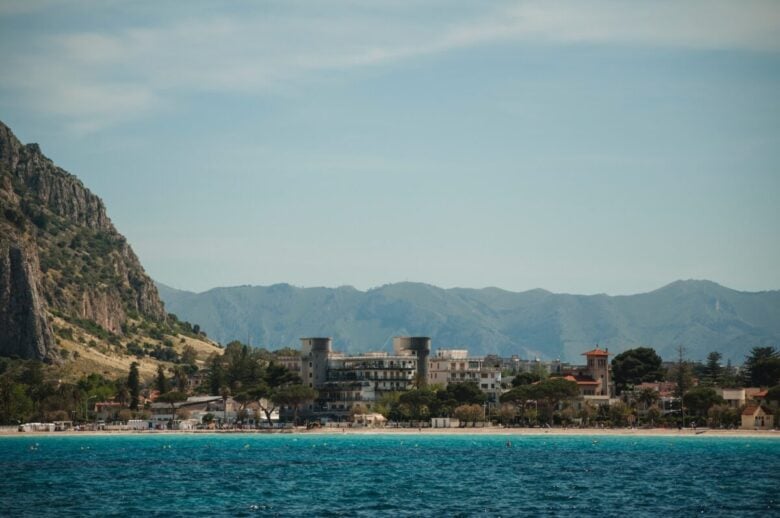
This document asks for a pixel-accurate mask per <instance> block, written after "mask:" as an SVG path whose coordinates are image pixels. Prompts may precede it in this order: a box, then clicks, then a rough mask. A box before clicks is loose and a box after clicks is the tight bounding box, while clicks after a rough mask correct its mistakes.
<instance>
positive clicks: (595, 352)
mask: <svg viewBox="0 0 780 518" xmlns="http://www.w3.org/2000/svg"><path fill="white" fill-rule="evenodd" d="M582 355H583V356H609V353H608V352H607V351H605V350H604V349H599V347H598V346H596V348H595V349H593V350H592V351H588V352H586V353H582Z"/></svg>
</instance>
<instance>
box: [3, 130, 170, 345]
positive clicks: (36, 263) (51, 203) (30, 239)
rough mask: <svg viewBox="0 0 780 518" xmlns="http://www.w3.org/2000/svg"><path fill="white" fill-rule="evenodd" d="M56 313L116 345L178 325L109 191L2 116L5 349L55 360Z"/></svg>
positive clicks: (74, 325)
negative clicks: (99, 190)
mask: <svg viewBox="0 0 780 518" xmlns="http://www.w3.org/2000/svg"><path fill="white" fill-rule="evenodd" d="M55 317H56V318H57V319H58V321H61V322H64V323H65V324H63V326H67V327H75V328H77V329H84V330H86V331H90V330H91V331H92V332H91V333H90V335H91V336H98V337H100V336H103V337H111V338H112V341H113V342H114V345H116V346H117V347H119V346H124V345H125V344H124V343H123V340H122V339H123V338H124V339H129V337H130V336H131V335H132V334H133V333H136V332H138V331H139V330H147V331H148V330H149V329H155V330H156V332H157V333H158V334H159V333H161V332H162V330H168V331H170V330H171V329H172V328H171V322H169V321H168V317H167V316H166V313H165V309H164V307H163V304H162V302H161V301H160V298H159V296H158V294H157V288H156V287H155V285H154V283H153V282H152V280H151V279H150V278H149V277H148V276H147V275H146V273H145V272H144V269H143V267H142V266H141V264H140V262H139V260H138V258H137V257H136V255H135V253H133V250H132V248H131V247H130V245H129V244H128V243H127V241H126V240H125V238H124V237H123V236H122V235H121V234H119V232H117V230H116V229H115V228H114V226H113V224H112V223H111V220H110V219H109V218H108V216H107V214H106V208H105V206H104V205H103V202H102V201H101V200H100V198H98V197H97V196H96V195H94V194H93V193H91V192H90V191H89V190H88V189H87V188H86V187H84V185H83V184H82V183H81V181H79V180H78V178H76V177H75V176H73V175H71V174H69V173H67V172H66V171H64V170H63V169H61V168H59V167H57V166H56V165H55V164H54V163H53V162H52V161H51V160H49V159H48V158H46V157H45V156H44V155H43V154H42V153H41V150H40V148H39V147H38V145H37V144H27V145H23V144H21V143H20V142H19V140H18V139H17V138H16V137H15V136H14V135H13V133H12V132H11V130H10V129H9V128H8V127H7V126H5V125H4V124H2V123H0V355H4V356H18V357H20V358H35V359H41V360H52V359H56V357H57V356H58V354H57V353H56V349H57V348H56V344H57V342H58V341H61V340H59V339H58V338H57V336H56V335H57V333H56V331H57V330H58V329H60V328H61V327H62V328H64V327H63V326H55V325H54V324H53V318H55ZM173 324H175V325H178V324H179V323H178V322H176V321H175V319H174V322H173ZM174 327H175V326H174ZM67 334H68V336H66V337H64V338H66V339H67V338H70V337H71V336H72V332H69V333H67ZM76 334H77V335H78V333H76ZM147 335H148V333H147ZM124 341H126V340H124Z"/></svg>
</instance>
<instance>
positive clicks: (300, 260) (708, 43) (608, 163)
mask: <svg viewBox="0 0 780 518" xmlns="http://www.w3.org/2000/svg"><path fill="white" fill-rule="evenodd" d="M0 29H1V30H0V45H2V48H3V51H4V52H3V53H1V54H0V66H2V69H3V70H4V71H5V73H4V74H3V75H2V76H0V120H3V121H4V122H5V123H6V124H8V125H9V126H10V127H11V129H12V130H13V131H14V132H15V133H16V134H17V136H18V137H19V138H20V139H21V140H22V141H23V142H38V143H39V144H40V145H41V149H42V150H43V152H44V153H45V154H46V155H47V156H49V157H50V158H51V159H52V160H54V162H55V163H57V164H58V165H59V166H61V167H63V168H65V169H66V170H68V171H69V172H71V173H73V174H76V175H77V176H79V177H80V178H81V179H82V180H83V181H84V183H85V185H86V186H87V187H89V188H90V189H91V190H92V191H93V192H95V193H96V194H98V195H99V196H101V197H102V198H103V199H104V201H105V203H106V205H107V207H108V212H109V215H110V217H111V218H112V220H113V222H114V223H115V224H116V226H117V228H118V229H119V231H120V232H122V233H123V234H124V235H125V236H126V237H127V238H128V241H129V242H130V243H131V244H132V246H133V248H134V249H135V251H136V253H137V254H138V256H139V257H140V259H141V261H142V263H143V265H144V267H145V269H146V271H147V272H148V273H149V274H150V276H151V277H153V278H154V279H159V280H160V282H164V283H165V284H167V285H170V286H176V287H177V288H178V287H181V288H182V289H185V290H188V291H195V292H202V291H205V290H208V289H211V288H213V287H216V286H235V285H247V284H249V285H272V284H277V283H289V284H291V285H296V286H334V287H335V286H341V285H350V286H355V287H356V288H358V289H361V290H366V289H369V288H371V287H378V286H381V285H384V284H390V283H395V282H404V281H409V282H424V283H426V284H431V285H435V286H441V287H445V288H449V287H455V286H461V287H473V288H475V289H479V288H482V287H491V286H494V287H497V288H500V289H504V290H507V291H513V292H522V291H527V290H530V289H537V288H541V289H545V290H549V291H552V292H555V293H562V292H563V293H576V294H597V293H607V294H610V295H625V294H633V293H642V292H648V291H652V290H654V289H657V288H660V287H662V286H665V285H667V284H669V283H670V282H673V281H674V280H676V279H688V278H694V279H710V280H713V281H714V282H717V283H719V284H722V285H724V286H728V287H730V288H732V289H736V290H741V291H763V290H770V289H772V290H774V289H779V288H780V269H778V268H777V265H776V263H777V259H776V258H777V257H778V256H780V239H778V237H777V236H778V224H777V222H778V221H780V205H778V203H777V196H778V193H780V174H778V171H777V164H778V163H780V93H778V92H780V3H778V2H772V1H766V0H751V1H745V2H729V1H716V2H706V1H700V0H682V1H680V2H673V3H667V2H658V3H642V2H639V3H631V2H615V1H610V0H589V1H583V2H573V1H564V2H556V3H549V2H543V1H538V0H531V1H522V0H521V1H506V2H496V3H491V4H490V5H489V7H486V6H485V5H484V4H480V5H474V4H470V3H466V2H462V3H458V2H454V3H453V2H442V1H439V0H435V1H432V2H416V1H411V2H403V3H397V2H372V3H370V4H365V5H364V4H356V3H354V2H351V1H331V2H317V3H307V2H277V1H269V2H264V3H261V4H256V3H251V2H235V3H231V4H228V5H224V4H214V3H210V2H188V3H187V4H186V6H184V5H182V4H178V3H172V4H162V5H158V4H154V3H148V2H137V3H131V4H124V3H105V2H97V1H92V0H89V1H87V0H85V1H80V2H69V3H63V2H59V1H56V0H47V1H41V2H36V3H30V2H20V1H19V2H17V1H6V2H3V3H2V4H0Z"/></svg>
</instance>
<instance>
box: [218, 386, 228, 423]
mask: <svg viewBox="0 0 780 518" xmlns="http://www.w3.org/2000/svg"><path fill="white" fill-rule="evenodd" d="M219 395H220V396H222V413H223V414H224V418H223V419H224V421H223V426H224V425H226V424H227V400H228V398H229V397H230V388H229V387H227V386H223V387H222V388H221V389H219Z"/></svg>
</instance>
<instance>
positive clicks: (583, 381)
mask: <svg viewBox="0 0 780 518" xmlns="http://www.w3.org/2000/svg"><path fill="white" fill-rule="evenodd" d="M563 379H565V380H569V381H573V382H575V383H576V384H577V385H598V384H599V382H598V381H594V380H593V379H592V378H586V377H584V376H572V375H571V374H569V375H568V376H564V377H563Z"/></svg>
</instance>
